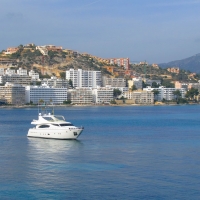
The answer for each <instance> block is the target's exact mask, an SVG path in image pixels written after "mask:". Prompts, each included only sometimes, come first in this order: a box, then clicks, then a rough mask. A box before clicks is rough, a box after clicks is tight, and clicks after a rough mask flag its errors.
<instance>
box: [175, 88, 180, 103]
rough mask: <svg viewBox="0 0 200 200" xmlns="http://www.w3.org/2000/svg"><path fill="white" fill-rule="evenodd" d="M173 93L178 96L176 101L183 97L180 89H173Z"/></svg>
mask: <svg viewBox="0 0 200 200" xmlns="http://www.w3.org/2000/svg"><path fill="white" fill-rule="evenodd" d="M173 95H174V96H175V97H176V102H177V103H178V100H179V98H180V97H181V92H180V90H175V91H173Z"/></svg>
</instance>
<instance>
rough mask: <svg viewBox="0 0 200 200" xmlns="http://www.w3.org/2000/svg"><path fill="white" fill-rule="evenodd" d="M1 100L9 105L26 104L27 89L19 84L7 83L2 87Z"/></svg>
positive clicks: (0, 91)
mask: <svg viewBox="0 0 200 200" xmlns="http://www.w3.org/2000/svg"><path fill="white" fill-rule="evenodd" d="M0 99H1V100H3V101H5V102H6V103H8V104H13V105H23V104H25V87H23V86H21V85H19V84H11V83H6V84H5V86H0Z"/></svg>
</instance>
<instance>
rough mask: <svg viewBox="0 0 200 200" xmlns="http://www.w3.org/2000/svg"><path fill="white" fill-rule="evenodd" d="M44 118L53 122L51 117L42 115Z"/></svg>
mask: <svg viewBox="0 0 200 200" xmlns="http://www.w3.org/2000/svg"><path fill="white" fill-rule="evenodd" d="M43 118H44V119H45V120H47V121H50V122H53V121H54V120H53V118H52V117H43Z"/></svg>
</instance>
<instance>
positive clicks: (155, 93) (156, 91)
mask: <svg viewBox="0 0 200 200" xmlns="http://www.w3.org/2000/svg"><path fill="white" fill-rule="evenodd" d="M152 92H153V93H154V99H157V98H158V94H159V93H160V92H159V91H158V90H152Z"/></svg>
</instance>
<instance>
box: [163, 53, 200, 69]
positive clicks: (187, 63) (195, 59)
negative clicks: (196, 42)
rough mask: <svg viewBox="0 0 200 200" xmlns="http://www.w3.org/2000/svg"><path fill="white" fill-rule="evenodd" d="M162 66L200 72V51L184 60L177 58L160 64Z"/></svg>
mask: <svg viewBox="0 0 200 200" xmlns="http://www.w3.org/2000/svg"><path fill="white" fill-rule="evenodd" d="M159 66H160V67H162V68H167V67H179V68H180V69H184V70H189V71H191V72H196V73H200V53H199V54H196V55H194V56H191V57H189V58H185V59H182V60H175V61H171V62H168V63H161V64H159Z"/></svg>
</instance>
